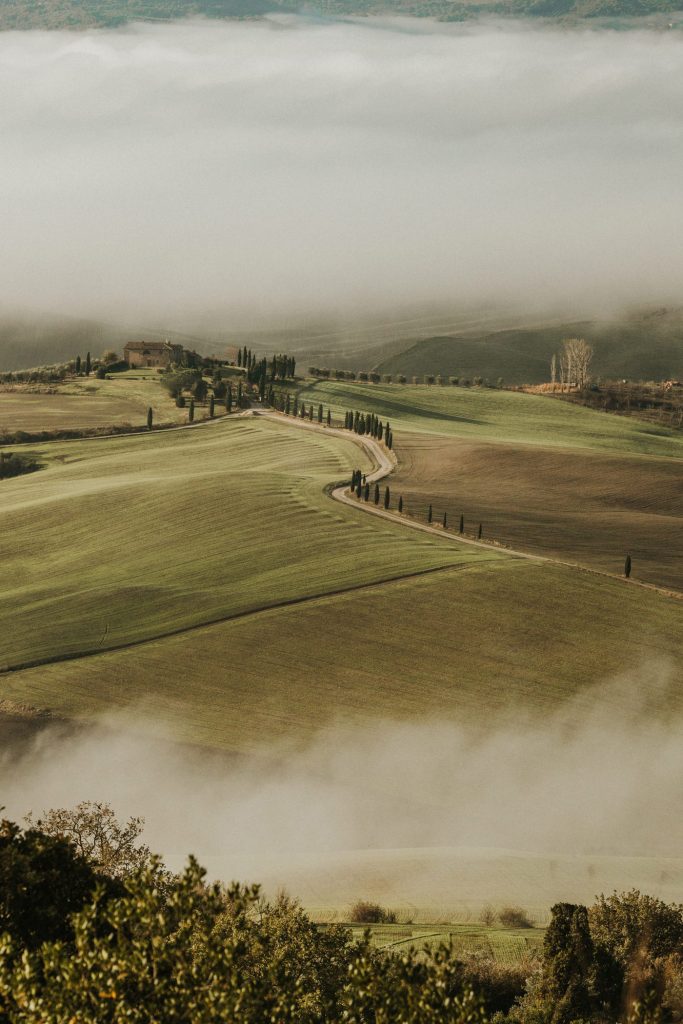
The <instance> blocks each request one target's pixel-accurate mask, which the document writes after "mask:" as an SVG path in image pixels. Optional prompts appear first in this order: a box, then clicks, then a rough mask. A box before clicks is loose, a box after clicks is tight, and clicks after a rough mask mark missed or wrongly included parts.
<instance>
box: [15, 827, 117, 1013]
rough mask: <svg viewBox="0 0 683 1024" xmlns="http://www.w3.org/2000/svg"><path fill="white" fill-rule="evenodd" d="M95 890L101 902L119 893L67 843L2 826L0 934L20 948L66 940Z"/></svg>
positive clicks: (34, 830)
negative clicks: (98, 890)
mask: <svg viewBox="0 0 683 1024" xmlns="http://www.w3.org/2000/svg"><path fill="white" fill-rule="evenodd" d="M98 885H99V886H101V888H102V890H103V898H104V896H105V895H106V897H107V898H108V897H109V896H111V895H112V894H113V893H115V892H118V891H119V889H118V887H117V886H116V885H115V883H113V882H111V881H110V880H106V879H105V880H103V879H101V878H100V877H99V876H98V875H96V874H95V871H94V870H93V868H92V867H91V865H90V864H88V862H87V861H86V860H84V859H83V858H82V857H79V856H78V855H77V854H76V851H75V849H74V848H73V846H72V845H71V843H69V842H68V841H67V840H66V839H62V838H58V837H54V836H46V835H44V834H43V833H42V832H39V831H38V830H36V829H27V830H25V831H24V830H22V829H20V828H19V826H18V825H15V824H13V823H12V822H10V821H2V822H1V823H0V933H2V932H7V933H8V934H9V935H10V936H11V938H12V939H13V940H14V941H15V942H16V943H17V944H18V945H19V946H21V947H26V948H28V949H32V948H35V947H37V946H39V945H40V944H41V943H42V942H52V941H55V940H66V939H69V938H70V937H71V935H72V927H71V922H70V919H69V915H70V914H73V913H75V912H76V911H79V910H81V908H82V907H83V906H84V905H85V904H86V903H87V902H89V901H90V900H91V898H92V895H93V893H94V891H95V889H96V887H97V886H98ZM1 1018H2V1014H1V1013H0V1019H1Z"/></svg>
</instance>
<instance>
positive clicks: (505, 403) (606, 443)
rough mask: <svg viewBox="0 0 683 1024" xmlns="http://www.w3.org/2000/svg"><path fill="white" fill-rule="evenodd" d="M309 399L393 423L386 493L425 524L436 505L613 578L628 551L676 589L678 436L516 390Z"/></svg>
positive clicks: (637, 565) (371, 391) (503, 538)
mask: <svg viewBox="0 0 683 1024" xmlns="http://www.w3.org/2000/svg"><path fill="white" fill-rule="evenodd" d="M346 388H348V391H346ZM305 393H306V394H308V396H309V397H310V396H312V395H317V394H318V393H320V395H321V396H322V394H325V397H326V399H327V400H328V401H332V402H334V403H341V402H343V401H344V399H345V398H346V400H347V401H348V403H349V406H350V407H352V408H360V409H365V408H369V409H370V410H371V411H374V412H376V413H377V414H378V415H379V416H381V417H382V418H386V417H389V418H390V420H391V423H392V426H393V428H394V431H395V435H394V447H395V449H396V453H397V455H398V459H399V467H398V472H397V473H396V474H394V477H393V479H392V489H393V493H394V498H395V500H396V499H397V498H398V495H402V496H403V499H404V508H405V510H406V511H407V512H408V513H410V514H412V515H415V516H417V517H419V518H424V517H425V516H426V510H427V506H428V505H429V504H432V505H433V506H434V515H435V518H436V520H437V521H440V520H441V517H442V515H443V513H444V511H445V512H446V513H447V515H448V520H449V523H450V526H451V528H452V529H457V525H458V522H459V518H460V515H461V513H462V514H464V516H465V525H466V530H467V531H468V532H474V531H476V529H477V526H478V524H479V523H480V522H482V523H483V524H484V531H485V536H486V537H488V538H490V539H493V540H496V541H498V542H500V543H502V544H506V545H508V546H510V547H515V548H518V549H521V550H524V551H531V552H536V553H538V554H542V555H548V556H551V557H556V558H560V559H566V560H568V561H572V562H578V563H580V564H582V565H587V566H592V567H595V568H598V569H601V570H605V571H608V572H615V573H619V572H621V570H622V568H623V564H624V558H625V555H626V553H627V552H630V554H631V557H632V559H633V565H634V578H638V579H641V580H643V581H645V582H650V583H655V584H657V585H660V586H664V587H671V588H674V589H678V590H681V589H683V517H682V512H681V510H682V508H683V477H682V474H681V457H683V433H681V432H680V431H679V432H673V431H670V430H668V429H665V428H653V427H652V426H650V425H648V424H646V423H642V422H636V421H635V420H631V421H629V420H625V419H623V418H621V417H615V416H609V415H607V414H605V413H598V412H592V411H590V410H587V409H579V408H577V407H574V408H571V409H569V408H565V403H561V402H557V401H555V400H553V399H550V398H544V397H542V396H532V395H522V394H518V393H516V392H500V391H490V390H486V389H484V390H481V389H474V388H473V389H464V388H445V387H443V388H440V387H405V388H404V387H402V386H400V385H393V386H387V385H380V386H375V385H353V384H352V385H339V384H315V385H313V386H312V387H311V388H308V389H306V391H305ZM527 399H531V401H527ZM313 400H314V401H315V400H317V399H316V398H314V399H313ZM577 412H578V415H576V414H577ZM586 413H589V415H585V414H586Z"/></svg>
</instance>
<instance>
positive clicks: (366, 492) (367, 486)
mask: <svg viewBox="0 0 683 1024" xmlns="http://www.w3.org/2000/svg"><path fill="white" fill-rule="evenodd" d="M363 487H364V488H365V490H364V493H363V497H364V498H365V501H370V484H369V483H367V481H366V482H365V484H363Z"/></svg>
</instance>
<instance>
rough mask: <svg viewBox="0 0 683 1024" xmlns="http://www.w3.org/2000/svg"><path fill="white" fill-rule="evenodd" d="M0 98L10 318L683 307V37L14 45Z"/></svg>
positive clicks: (446, 33)
mask: <svg viewBox="0 0 683 1024" xmlns="http://www.w3.org/2000/svg"><path fill="white" fill-rule="evenodd" d="M0 92H1V94H2V98H3V99H2V104H1V105H0V134H1V136H2V161H0V218H1V221H2V244H3V251H4V253H5V260H4V263H3V275H2V282H1V283H0V308H1V307H2V306H4V307H17V308H18V307H25V308H35V309H38V308H40V309H43V310H51V311H55V312H66V313H71V314H79V315H83V314H88V315H92V314H95V315H97V316H102V317H107V316H113V317H116V318H117V319H118V320H121V319H127V320H129V321H132V320H133V319H134V318H136V317H148V318H156V319H157V320H159V321H163V322H164V323H165V324H167V325H168V324H171V323H172V322H173V321H174V318H182V319H183V322H185V323H188V322H190V319H188V318H191V317H192V316H193V315H196V316H197V317H199V316H201V317H202V318H206V316H207V315H213V314H215V316H216V318H217V320H219V321H221V322H223V323H225V324H226V325H229V324H230V323H231V322H233V320H234V321H235V322H237V321H239V322H240V323H242V322H246V321H247V320H249V318H251V319H252V320H254V321H258V322H261V321H263V320H264V319H266V320H267V319H268V318H272V319H275V318H276V317H278V316H285V315H290V314H292V315H294V314H295V315H297V316H298V315H300V314H302V313H314V312H316V311H322V310H338V311H346V312H349V311H353V312H357V311H358V310H360V309H367V310H370V309H375V308H382V309H391V308H394V307H397V306H398V305H403V304H404V303H406V302H414V303H418V302H432V301H434V302H442V303H443V302H447V303H456V302H459V301H464V302H474V301H479V300H487V299H491V298H495V299H499V300H501V301H506V300H510V299H514V300H515V301H518V302H520V303H522V304H524V305H525V306H526V307H528V308H539V307H544V306H549V305H550V304H553V303H562V304H567V303H578V304H580V305H582V306H583V307H584V308H586V307H592V308H598V307H600V308H607V307H609V306H610V305H612V304H618V303H620V302H622V301H623V300H628V301H629V302H633V301H639V300H641V299H642V300H645V301H650V300H657V301H659V300H669V299H672V298H673V299H674V300H675V299H676V298H680V281H681V278H682V276H683V244H682V242H681V239H683V203H682V202H681V175H680V168H681V165H682V163H683V134H682V133H681V130H680V126H681V123H683V37H682V36H681V34H680V33H679V32H677V31H671V32H668V33H666V32H665V33H656V32H647V31H630V32H624V33H619V32H614V31H587V30H581V31H580V30H574V31H568V30H558V29H553V30H548V29H545V30H541V29H538V28H537V27H534V28H529V27H527V26H526V25H522V24H510V23H506V24H505V25H499V24H496V23H492V22H487V23H479V24H468V25H464V26H445V25H436V24H430V23H429V22H425V21H418V22H410V21H402V20H394V21H381V20H374V19H365V20H358V21H344V22H332V21H325V20H322V19H317V20H313V19H312V20H306V19H304V18H295V17H285V18H272V19H267V20H264V21H262V22H258V23H227V24H224V23H210V22H194V23H192V22H189V23H179V24H176V25H163V26H159V25H155V26H151V25H144V26H133V27H130V28H127V29H125V30H121V31H100V32H87V33H41V32H25V33H20V32H17V33H2V34H0ZM221 318H222V320H221ZM231 318H232V320H231Z"/></svg>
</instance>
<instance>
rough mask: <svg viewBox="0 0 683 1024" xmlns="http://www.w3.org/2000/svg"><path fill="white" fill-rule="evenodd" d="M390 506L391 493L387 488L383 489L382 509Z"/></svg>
mask: <svg viewBox="0 0 683 1024" xmlns="http://www.w3.org/2000/svg"><path fill="white" fill-rule="evenodd" d="M390 505H391V493H390V491H389V488H388V487H387V488H385V491H384V507H385V508H389V506H390Z"/></svg>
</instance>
